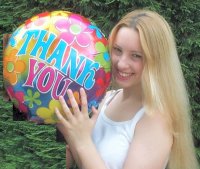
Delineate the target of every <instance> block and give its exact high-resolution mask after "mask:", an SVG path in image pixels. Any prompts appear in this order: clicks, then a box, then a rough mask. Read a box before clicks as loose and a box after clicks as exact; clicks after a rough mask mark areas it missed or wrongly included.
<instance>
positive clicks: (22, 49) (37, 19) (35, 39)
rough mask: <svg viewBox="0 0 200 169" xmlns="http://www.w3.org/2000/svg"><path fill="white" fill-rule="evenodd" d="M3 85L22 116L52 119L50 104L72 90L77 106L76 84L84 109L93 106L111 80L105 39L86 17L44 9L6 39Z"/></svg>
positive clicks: (56, 104) (42, 120)
mask: <svg viewBox="0 0 200 169" xmlns="http://www.w3.org/2000/svg"><path fill="white" fill-rule="evenodd" d="M3 77H4V86H5V89H6V91H7V92H8V94H9V96H10V99H11V100H12V101H13V103H14V105H15V106H16V107H17V108H18V109H19V110H20V111H21V112H23V113H26V114H27V119H28V120H30V121H34V122H36V123H40V124H54V123H56V122H57V118H56V115H55V113H54V109H55V107H58V108H59V109H60V110H61V105H60V103H59V101H58V97H59V96H60V95H62V96H64V98H65V100H66V102H67V104H68V106H69V107H70V102H69V99H68V97H67V94H66V91H67V89H71V90H72V91H73V93H74V96H75V98H76V100H77V102H78V104H79V106H80V98H79V89H80V87H83V88H84V89H85V91H86V93H87V97H88V108H89V111H90V110H91V107H92V106H95V107H97V106H98V104H99V102H100V101H101V100H102V98H103V97H104V94H105V92H106V89H107V87H108V86H109V83H110V57H109V54H108V49H107V40H106V38H105V37H104V35H103V34H102V33H101V31H100V29H99V28H97V27H96V26H95V25H94V24H92V23H91V22H90V21H89V20H88V19H87V18H85V17H83V16H81V15H79V14H75V13H71V12H68V11H53V12H45V13H41V14H39V15H36V16H34V17H32V18H30V19H29V20H27V21H26V22H25V23H24V24H23V25H21V26H20V27H18V29H16V30H15V31H14V33H13V34H12V36H11V38H10V39H9V42H8V45H7V47H6V49H5V51H4V56H3Z"/></svg>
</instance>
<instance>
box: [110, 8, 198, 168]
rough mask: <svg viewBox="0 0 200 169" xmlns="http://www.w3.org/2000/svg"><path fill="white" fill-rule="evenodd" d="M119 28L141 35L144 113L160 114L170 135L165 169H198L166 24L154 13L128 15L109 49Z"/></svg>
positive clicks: (178, 68)
mask: <svg viewBox="0 0 200 169" xmlns="http://www.w3.org/2000/svg"><path fill="white" fill-rule="evenodd" d="M121 27H129V28H133V29H134V30H137V31H138V33H139V36H140V41H141V46H142V49H143V52H144V70H143V74H142V88H143V98H144V107H145V109H146V112H148V113H150V114H153V113H155V112H160V113H162V114H163V116H165V118H166V119H167V121H168V124H169V129H170V131H171V133H172V135H173V145H172V150H171V154H170V158H169V162H168V169H198V162H197V159H196V157H195V152H194V144H193V139H192V132H191V122H190V105H189V100H188V94H187V91H186V85H185V80H184V77H183V73H182V70H181V64H180V61H179V58H178V54H177V49H176V44H175V40H174V35H173V33H172V31H171V28H170V26H169V24H168V23H167V22H166V20H165V19H164V18H163V17H162V16H160V15H159V14H158V13H156V12H153V11H149V10H135V11H133V12H130V13H128V14H127V15H125V16H124V17H123V18H122V19H121V20H120V21H119V22H118V23H117V24H116V26H115V27H114V28H113V30H112V31H111V34H110V36H109V49H110V50H111V49H112V46H113V42H114V40H115V36H116V34H117V32H118V30H119V29H120V28H121Z"/></svg>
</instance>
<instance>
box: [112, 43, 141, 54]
mask: <svg viewBox="0 0 200 169" xmlns="http://www.w3.org/2000/svg"><path fill="white" fill-rule="evenodd" d="M113 47H118V48H120V49H122V47H121V46H120V45H118V44H116V43H115V44H113ZM130 53H137V54H139V55H142V56H143V52H141V51H136V50H131V51H130Z"/></svg>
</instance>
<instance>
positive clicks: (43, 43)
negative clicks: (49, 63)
mask: <svg viewBox="0 0 200 169" xmlns="http://www.w3.org/2000/svg"><path fill="white" fill-rule="evenodd" d="M47 33H48V31H46V30H41V31H40V36H39V38H38V40H37V42H36V44H35V46H34V48H33V50H32V51H31V53H30V55H32V56H36V55H37V52H38V50H39V49H40V48H42V51H41V53H40V56H39V58H40V59H42V60H45V59H46V54H47V51H48V49H49V47H50V46H51V44H52V42H53V41H54V40H55V38H56V35H54V34H52V33H50V34H48V35H49V36H48V39H47V40H46V41H44V37H45V36H47Z"/></svg>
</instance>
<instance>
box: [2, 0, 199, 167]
mask: <svg viewBox="0 0 200 169" xmlns="http://www.w3.org/2000/svg"><path fill="white" fill-rule="evenodd" d="M137 8H148V9H152V10H155V11H157V12H159V13H160V14H162V15H163V16H164V17H165V18H166V19H167V21H168V22H169V23H170V25H171V26H172V28H173V31H174V33H175V36H176V41H177V46H178V52H179V55H180V59H181V62H182V67H183V70H184V75H185V78H186V82H187V84H188V91H189V95H190V100H191V109H192V118H193V123H192V129H193V136H194V141H195V147H196V154H197V156H198V159H199V161H200V31H199V30H200V17H199V16H200V0H176V1H172V0H132V1H131V0H65V1H63V0H31V1H30V0H1V1H0V18H1V19H0V38H1V41H0V69H1V70H0V91H1V93H0V110H1V111H0V169H22V168H23V169H37V168H38V169H40V168H42V169H46V168H49V169H58V168H59V169H62V168H63V169H64V168H65V144H64V142H56V136H55V126H53V125H35V124H33V123H30V122H27V121H13V119H12V105H11V103H9V102H5V101H4V100H3V97H2V95H3V91H4V89H3V75H2V57H3V54H2V35H3V34H5V33H12V32H13V31H14V30H15V29H16V28H17V27H18V26H19V25H21V24H22V23H23V22H24V21H25V20H26V19H28V18H30V17H32V16H34V15H36V14H38V13H41V12H44V11H55V10H66V11H71V12H74V13H79V14H81V15H83V16H85V17H87V18H90V19H91V20H93V21H94V22H95V23H96V24H97V26H98V27H99V28H100V29H101V30H102V32H103V33H104V34H105V35H106V36H108V34H109V32H110V30H111V28H112V27H113V26H114V24H115V23H116V22H117V21H118V20H119V19H120V18H121V16H123V15H124V14H125V13H127V12H129V11H131V10H133V9H137ZM169 83H170V82H169ZM91 160H92V157H91ZM74 168H76V167H74Z"/></svg>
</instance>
